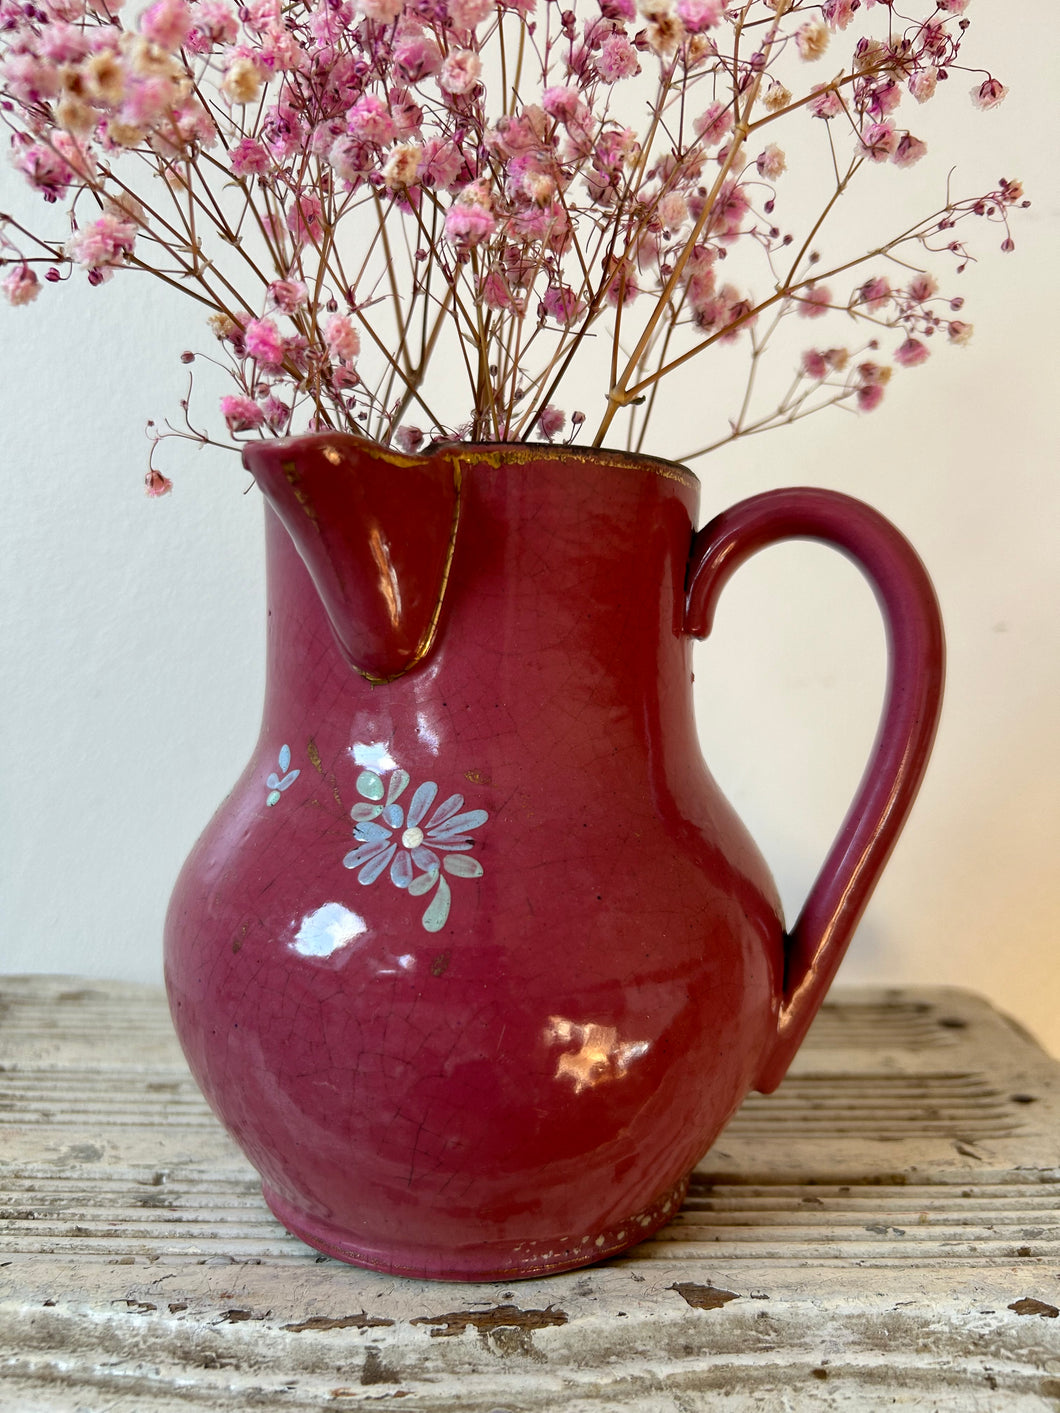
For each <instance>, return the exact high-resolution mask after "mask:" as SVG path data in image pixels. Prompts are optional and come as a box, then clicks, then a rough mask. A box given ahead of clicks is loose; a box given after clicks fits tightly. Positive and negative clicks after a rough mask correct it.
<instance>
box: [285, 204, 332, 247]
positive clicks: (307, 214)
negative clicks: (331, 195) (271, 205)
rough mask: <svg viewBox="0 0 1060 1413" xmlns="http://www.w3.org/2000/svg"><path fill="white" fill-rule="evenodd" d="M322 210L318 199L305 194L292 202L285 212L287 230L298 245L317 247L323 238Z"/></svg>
mask: <svg viewBox="0 0 1060 1413" xmlns="http://www.w3.org/2000/svg"><path fill="white" fill-rule="evenodd" d="M323 214H324V208H323V206H322V204H321V201H320V197H319V196H315V195H314V194H313V193H312V192H306V193H305V194H304V195H302V196H299V197H298V198H297V200H296V201H294V202H293V203H292V204H291V206H290V207H289V208H288V211H287V229H288V230H289V231H290V232H291V234H292V235H293V236H294V238H295V240H296V241H297V242H298V243H299V245H317V246H319V244H320V242H321V240H322V239H323V236H324V227H323V224H322V222H323Z"/></svg>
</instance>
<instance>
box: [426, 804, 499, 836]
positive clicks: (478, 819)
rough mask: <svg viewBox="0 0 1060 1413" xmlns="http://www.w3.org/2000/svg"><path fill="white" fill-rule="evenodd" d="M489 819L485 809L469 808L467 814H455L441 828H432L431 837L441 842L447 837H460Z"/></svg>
mask: <svg viewBox="0 0 1060 1413" xmlns="http://www.w3.org/2000/svg"><path fill="white" fill-rule="evenodd" d="M487 819H489V815H488V814H487V812H486V811H485V810H468V811H467V813H466V814H458V815H454V816H453V818H452V819H450V820H448V821H447V822H446V823H445V824H443V825H442V826H441V827H440V828H439V829H432V830H430V837H431V839H432V840H434V839H437V840H438V841H439V842H441V841H443V840H446V839H458V838H459V837H460V836H461V835H462V834H466V833H467V832H468V830H470V829H477V828H478V827H479V825H480V824H485V823H486V820H487Z"/></svg>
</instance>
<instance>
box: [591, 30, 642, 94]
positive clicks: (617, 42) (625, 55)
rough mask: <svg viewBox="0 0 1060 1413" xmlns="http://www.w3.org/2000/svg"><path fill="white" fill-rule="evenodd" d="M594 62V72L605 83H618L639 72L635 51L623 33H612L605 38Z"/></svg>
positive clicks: (638, 62)
mask: <svg viewBox="0 0 1060 1413" xmlns="http://www.w3.org/2000/svg"><path fill="white" fill-rule="evenodd" d="M595 63H596V72H597V73H598V74H599V75H600V77H601V78H602V79H603V80H604V82H605V83H618V82H619V81H620V80H621V79H626V78H633V77H634V76H635V75H636V74H639V73H640V60H639V59H638V58H637V51H636V50H635V49H634V47H633V45H632V44H630V42H629V40H628V39H627V38H626V36H625V35H624V34H613V35H611V36H610V38H609V39H605V40H604V43H603V45H602V46H601V48H600V52H599V54H597V56H596V60H595Z"/></svg>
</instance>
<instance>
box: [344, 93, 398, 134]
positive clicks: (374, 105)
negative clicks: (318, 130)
mask: <svg viewBox="0 0 1060 1413" xmlns="http://www.w3.org/2000/svg"><path fill="white" fill-rule="evenodd" d="M346 127H347V130H348V132H349V133H350V135H351V137H354V138H356V139H357V141H358V142H374V143H375V144H377V146H380V147H382V146H384V145H385V144H386V143H388V142H389V141H390V140H391V138H392V137H393V136H394V121H393V119H392V118H391V116H390V114H389V113H388V112H387V106H386V104H385V103H384V102H383V100H382V99H381V98H377V97H376V96H375V94H374V93H366V94H365V95H364V97H363V98H361V99H359V100H358V101H357V102H356V103H355V104H354V105H353V107H352V108H351V109H350V111H349V112H348V113H347V114H346Z"/></svg>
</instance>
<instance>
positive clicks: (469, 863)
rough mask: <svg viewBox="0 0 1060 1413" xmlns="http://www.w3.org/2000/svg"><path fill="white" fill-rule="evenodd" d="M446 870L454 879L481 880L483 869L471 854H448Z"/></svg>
mask: <svg viewBox="0 0 1060 1413" xmlns="http://www.w3.org/2000/svg"><path fill="white" fill-rule="evenodd" d="M444 868H445V871H446V873H451V874H452V875H453V877H454V878H481V877H482V873H483V869H482V865H481V864H480V863H479V861H478V859H473V858H472V857H471V855H470V854H447V855H446V857H445V864H444Z"/></svg>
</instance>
